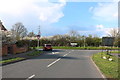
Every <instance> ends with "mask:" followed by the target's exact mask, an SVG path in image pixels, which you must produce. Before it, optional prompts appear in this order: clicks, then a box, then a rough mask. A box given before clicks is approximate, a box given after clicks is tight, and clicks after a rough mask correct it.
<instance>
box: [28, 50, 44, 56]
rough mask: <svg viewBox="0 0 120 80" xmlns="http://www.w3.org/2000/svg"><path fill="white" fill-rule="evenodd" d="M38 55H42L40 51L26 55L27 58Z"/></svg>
mask: <svg viewBox="0 0 120 80" xmlns="http://www.w3.org/2000/svg"><path fill="white" fill-rule="evenodd" d="M40 53H42V51H37V50H36V51H34V52H32V53H29V54H27V56H38V55H39V54H40Z"/></svg>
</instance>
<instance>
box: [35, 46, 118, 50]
mask: <svg viewBox="0 0 120 80" xmlns="http://www.w3.org/2000/svg"><path fill="white" fill-rule="evenodd" d="M52 48H53V49H81V50H102V49H104V50H106V49H110V50H111V49H112V50H118V49H120V48H118V47H112V48H111V47H71V46H52ZM36 49H43V47H42V46H40V47H36Z"/></svg>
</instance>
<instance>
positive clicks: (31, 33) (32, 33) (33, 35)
mask: <svg viewBox="0 0 120 80" xmlns="http://www.w3.org/2000/svg"><path fill="white" fill-rule="evenodd" d="M27 36H28V37H35V36H36V34H34V32H29V34H28V35H27Z"/></svg>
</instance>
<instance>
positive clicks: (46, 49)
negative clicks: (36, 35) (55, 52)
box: [43, 44, 52, 51]
mask: <svg viewBox="0 0 120 80" xmlns="http://www.w3.org/2000/svg"><path fill="white" fill-rule="evenodd" d="M43 50H44V51H48V50H50V51H52V45H51V44H44V46H43Z"/></svg>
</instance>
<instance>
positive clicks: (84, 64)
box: [2, 50, 103, 80]
mask: <svg viewBox="0 0 120 80" xmlns="http://www.w3.org/2000/svg"><path fill="white" fill-rule="evenodd" d="M97 52H100V51H99V50H53V51H49V52H47V53H45V54H43V55H41V56H38V57H36V58H33V59H29V60H25V61H21V62H17V63H13V64H9V65H5V66H3V67H2V77H3V78H26V80H30V79H32V78H103V76H102V74H101V72H100V71H99V70H98V69H97V67H96V66H95V64H94V63H93V62H92V60H91V55H92V54H93V53H97Z"/></svg>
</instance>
